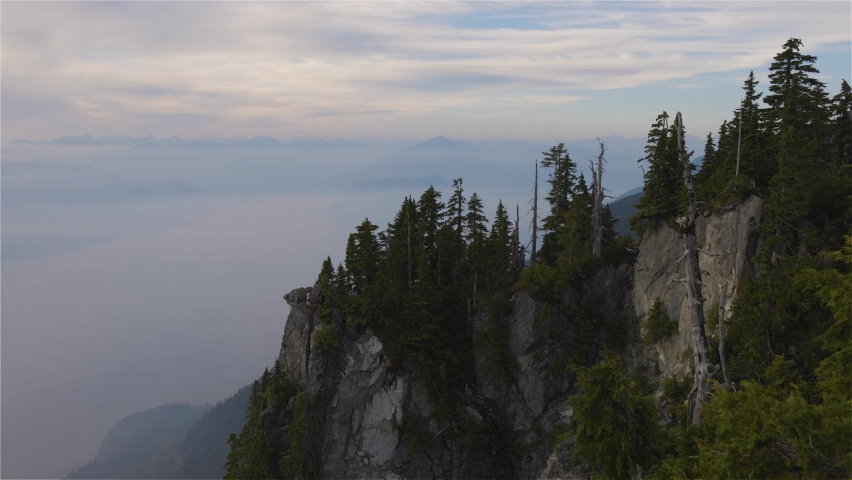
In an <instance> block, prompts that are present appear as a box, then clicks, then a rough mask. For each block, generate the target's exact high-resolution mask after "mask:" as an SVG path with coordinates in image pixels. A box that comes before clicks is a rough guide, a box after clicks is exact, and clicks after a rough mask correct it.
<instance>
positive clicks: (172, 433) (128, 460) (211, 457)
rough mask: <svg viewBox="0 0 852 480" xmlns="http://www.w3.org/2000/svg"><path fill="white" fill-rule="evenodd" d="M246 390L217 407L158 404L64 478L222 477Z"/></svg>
mask: <svg viewBox="0 0 852 480" xmlns="http://www.w3.org/2000/svg"><path fill="white" fill-rule="evenodd" d="M248 394H249V387H247V386H246V387H243V388H241V389H240V390H239V391H237V393H235V394H234V395H232V396H230V397H229V398H227V399H226V400H223V401H221V402H219V403H218V404H216V405H215V406H214V407H212V408H211V407H210V406H209V405H205V406H199V407H193V406H189V405H181V404H177V403H174V404H169V405H163V406H160V407H157V408H153V409H151V410H147V411H144V412H139V413H134V414H133V415H129V416H127V417H125V418H124V419H122V420H121V421H119V422H118V423H117V424H116V425H115V426H114V427H113V428H112V429H111V430H110V432H109V433H108V434H107V436H106V437H105V438H104V440H103V442H102V443H101V448H100V451H99V452H98V455H97V457H95V459H94V460H92V461H91V462H89V463H87V464H86V465H84V466H83V467H80V468H78V469H76V470H73V471H71V472H70V473H68V475H67V476H66V477H65V478H222V476H223V475H224V473H225V470H224V468H222V466H223V465H224V464H225V459H226V458H227V456H228V451H229V447H228V443H227V440H228V435H230V434H231V433H239V431H240V429H242V427H243V424H244V423H245V418H244V415H245V410H246V404H247V402H248Z"/></svg>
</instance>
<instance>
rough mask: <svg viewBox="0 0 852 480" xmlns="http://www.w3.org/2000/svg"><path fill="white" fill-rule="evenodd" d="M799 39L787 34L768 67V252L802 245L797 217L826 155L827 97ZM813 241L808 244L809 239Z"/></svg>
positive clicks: (817, 183) (816, 185) (805, 208)
mask: <svg viewBox="0 0 852 480" xmlns="http://www.w3.org/2000/svg"><path fill="white" fill-rule="evenodd" d="M801 46H802V42H801V40H799V39H797V38H791V39H790V40H788V41H787V42H786V43H785V44H784V50H783V51H782V52H781V53H779V54H778V55H776V56H775V61H774V62H773V63H772V65H771V66H770V67H769V69H770V71H771V72H772V73H770V74H769V80H770V85H769V92H770V93H769V95H767V96H766V97H765V99H764V101H765V102H766V103H767V104H768V105H769V112H768V115H769V119H770V128H771V131H772V132H773V133H774V137H775V139H776V140H775V145H776V148H775V151H776V152H777V157H776V158H777V166H778V173H777V174H776V175H775V176H774V177H773V179H772V181H771V191H770V198H769V201H768V202H767V204H766V213H765V217H764V219H765V221H764V224H763V225H762V227H763V229H764V231H765V232H766V233H768V234H770V235H771V236H772V238H770V239H769V240H768V241H767V243H766V244H765V248H766V249H768V250H769V251H771V252H772V254H771V258H777V257H778V256H779V255H780V256H785V255H791V254H793V253H795V252H796V251H798V250H799V249H800V248H802V246H807V245H806V243H802V242H804V240H805V239H804V237H803V236H801V235H799V225H798V223H799V222H800V221H802V220H803V219H805V218H806V217H807V216H808V214H809V212H810V211H811V209H812V208H813V205H811V204H810V202H811V199H812V198H813V195H812V194H813V193H814V192H815V191H818V190H820V189H824V188H825V185H824V184H821V183H822V181H824V180H826V177H825V175H823V174H822V173H824V172H826V170H827V168H828V167H829V166H830V164H831V163H832V162H831V161H830V159H829V156H830V155H829V152H830V149H829V144H828V142H827V138H828V129H827V128H826V127H827V124H828V116H829V111H828V100H827V95H826V93H825V90H824V88H825V85H824V84H823V83H822V82H821V81H819V80H817V79H816V78H814V77H813V75H815V74H817V73H819V70H817V69H816V67H814V66H813V64H814V62H816V57H814V56H811V55H803V54H801V53H800V52H799V49H800V47H801ZM811 246H812V247H813V245H811Z"/></svg>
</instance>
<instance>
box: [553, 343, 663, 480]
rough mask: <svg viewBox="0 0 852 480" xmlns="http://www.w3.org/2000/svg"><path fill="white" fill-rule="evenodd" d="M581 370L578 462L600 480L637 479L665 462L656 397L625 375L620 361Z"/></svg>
mask: <svg viewBox="0 0 852 480" xmlns="http://www.w3.org/2000/svg"><path fill="white" fill-rule="evenodd" d="M603 357H604V361H603V362H602V363H600V364H598V365H595V366H594V367H591V368H583V369H580V370H579V372H578V373H577V385H578V386H579V387H580V390H581V392H582V393H581V394H580V395H577V396H574V397H571V398H570V400H569V402H570V404H571V406H572V407H574V421H575V422H576V425H577V430H576V431H577V450H576V453H575V455H576V457H577V458H579V459H581V460H583V461H584V462H586V464H587V465H589V466H590V467H591V468H593V469H595V470H597V471H599V472H600V478H608V479H610V478H612V479H615V478H637V477H638V475H639V472H640V471H645V472H647V471H648V470H650V468H651V466H652V465H654V463H655V462H656V460H657V459H658V458H660V457H661V456H662V453H663V445H662V438H663V436H662V431H661V427H660V419H659V414H658V413H657V406H656V405H655V402H654V397H653V395H650V393H649V392H646V391H644V389H643V388H642V385H641V384H639V383H637V382H636V381H635V380H633V379H631V378H630V377H629V376H627V374H626V373H625V372H624V368H623V366H622V361H621V358H620V357H619V356H618V355H617V354H615V353H612V352H604V353H603Z"/></svg>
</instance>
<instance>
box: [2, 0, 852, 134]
mask: <svg viewBox="0 0 852 480" xmlns="http://www.w3.org/2000/svg"><path fill="white" fill-rule="evenodd" d="M2 13H3V15H2V58H3V73H2V77H3V82H2V103H3V105H2V106H3V118H2V120H3V124H2V128H3V134H4V140H11V139H15V138H21V137H24V138H30V139H50V138H55V137H58V136H63V135H73V134H82V133H91V134H93V135H96V136H102V135H145V134H149V133H152V134H154V135H157V136H158V137H161V138H162V137H168V136H171V135H181V136H203V135H207V134H219V135H222V134H224V135H248V136H255V135H270V136H273V137H277V138H282V137H291V136H300V135H317V136H332V137H344V138H355V137H358V136H362V135H371V136H378V137H384V138H387V137H393V136H404V137H411V138H430V137H432V136H435V135H447V136H450V137H454V138H461V139H471V140H473V139H492V138H506V137H511V138H515V139H531V138H565V139H579V138H589V137H595V136H603V135H613V134H615V135H623V136H628V137H630V136H632V137H641V136H644V135H645V134H646V133H647V130H648V127H649V125H650V124H651V123H652V121H653V119H654V117H655V116H656V114H657V113H659V112H660V111H661V110H663V109H667V110H681V111H683V114H684V119H685V123H686V125H687V127H688V128H689V129H690V130H691V131H692V132H698V134H699V135H703V133H701V132H706V131H708V130H712V131H714V132H715V131H716V130H717V129H718V126H719V124H720V123H721V121H722V120H723V119H724V118H728V117H729V116H730V112H731V111H732V110H733V108H735V107H736V105H737V99H738V98H739V96H740V93H741V92H740V90H739V87H740V86H741V84H742V81H743V80H744V79H745V77H746V75H748V72H749V70H751V69H754V70H755V71H756V74H757V75H758V78H759V79H765V78H766V67H767V66H768V65H769V63H770V61H771V58H772V56H773V55H775V54H776V53H778V52H779V51H780V50H781V46H782V45H783V44H784V42H785V41H786V40H787V39H788V38H790V37H797V38H801V39H802V40H803V41H804V51H805V53H810V54H815V55H818V56H819V57H820V63H819V66H820V68H821V69H822V76H821V78H822V79H823V80H824V81H826V82H827V83H828V89H829V91H831V92H837V91H838V86H839V83H840V80H841V78H842V77H848V76H849V72H850V68H852V67H850V3H849V2H848V1H841V2H824V3H820V2H752V3H746V2H713V3H702V2H667V3H663V4H659V3H655V4H650V3H644V2H642V3H640V2H628V3H617V2H602V3H587V2H558V3H535V4H515V3H486V2H471V3H450V2H440V3H424V2H416V3H415V2H412V3H390V2H383V3H366V2H350V3H331V2H314V3H294V2H288V3H247V2H246V3H244V2H239V3H237V2H232V3H224V2H221V3H197V2H183V3H165V2H145V3H129V2H96V3H70V2H69V3H46V2H27V3H9V2H4V3H3V6H2ZM765 85H766V82H765V81H764V82H763V86H764V87H765Z"/></svg>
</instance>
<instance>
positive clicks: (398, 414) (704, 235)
mask: <svg viewBox="0 0 852 480" xmlns="http://www.w3.org/2000/svg"><path fill="white" fill-rule="evenodd" d="M760 212H761V201H760V200H759V199H757V198H754V197H752V198H750V199H748V200H747V201H745V202H744V203H743V204H741V205H739V206H737V207H736V208H732V209H730V210H729V211H727V212H723V213H721V214H719V215H712V216H708V217H704V218H702V219H700V221H699V224H698V242H699V247H700V248H702V250H704V251H705V252H706V253H707V254H702V255H701V257H700V266H701V269H702V270H704V271H705V273H704V276H703V281H704V289H703V294H704V297H705V299H706V301H705V305H704V306H705V309H710V308H718V305H717V304H718V302H719V298H720V294H721V291H722V289H724V288H726V289H727V290H726V300H725V303H726V307H727V308H726V310H727V311H728V312H729V311H730V306H731V303H732V302H733V299H734V298H735V295H736V291H737V288H738V286H739V280H740V278H741V277H742V275H743V274H744V273H745V272H747V271H750V270H751V269H752V268H753V266H752V265H751V264H750V263H749V257H750V256H751V255H752V254H753V253H754V251H755V249H756V248H757V244H758V240H759V239H758V236H757V234H756V227H757V224H758V222H759V220H760ZM682 254H683V247H682V242H681V239H680V236H679V235H678V233H677V232H675V231H674V230H672V229H670V228H668V227H666V226H659V227H657V228H654V229H649V230H648V231H647V232H646V233H645V235H644V237H643V238H642V241H641V244H640V251H639V254H638V258H637V259H636V261H635V264H632V265H631V264H623V265H619V266H607V267H604V268H602V269H601V270H599V271H598V272H597V273H595V274H594V275H592V276H590V277H589V278H586V279H583V282H582V285H577V284H575V285H574V286H573V287H567V288H566V289H565V290H564V291H563V292H562V293H561V295H560V296H559V297H560V300H559V301H558V302H557V303H544V302H540V301H537V300H535V299H534V298H532V297H531V296H530V295H529V294H527V293H526V292H524V291H519V292H517V293H515V294H514V295H513V296H512V298H511V299H510V301H509V305H507V306H506V312H505V314H504V315H503V316H502V318H501V320H500V321H501V322H505V323H504V327H505V328H507V329H508V333H507V338H506V345H505V348H506V349H507V350H508V352H509V355H510V358H511V359H512V361H514V362H515V366H516V368H515V369H513V370H512V371H511V372H503V371H494V366H493V364H492V363H490V362H489V360H488V359H489V355H490V353H493V352H488V351H487V350H486V349H487V348H491V347H487V346H484V345H483V344H482V342H479V341H475V342H474V345H475V352H474V353H475V361H476V365H475V366H476V384H475V385H468V386H467V387H466V389H467V394H468V397H469V398H468V403H467V406H466V407H465V409H466V410H467V412H468V414H469V415H470V418H473V419H476V420H477V421H479V422H498V423H500V428H501V429H503V430H504V431H509V432H511V436H512V438H514V439H516V441H517V442H518V443H519V445H520V446H521V447H522V449H521V451H523V452H524V453H523V455H518V458H513V459H510V461H509V463H504V464H501V465H509V464H511V469H512V471H511V472H506V473H508V476H514V477H516V478H548V479H551V478H553V479H555V478H560V479H581V478H582V479H586V478H589V476H590V472H589V471H588V469H586V468H585V467H584V466H583V465H582V464H580V463H579V462H577V461H576V460H574V459H573V458H572V456H573V452H574V439H573V438H572V439H569V440H566V441H563V442H562V443H560V444H558V445H555V446H554V445H548V442H549V441H551V440H552V435H551V433H552V432H555V430H554V429H556V428H562V427H564V426H565V425H568V424H570V422H571V416H572V410H571V408H570V406H569V405H568V403H567V400H568V398H569V397H570V396H571V395H575V394H577V393H578V392H577V391H576V387H575V385H574V377H573V374H572V373H571V371H570V368H567V367H568V365H569V363H570V361H577V359H581V360H583V361H588V362H593V361H594V353H591V354H589V353H588V351H592V352H593V351H594V349H591V350H590V349H589V348H588V346H589V344H590V343H592V344H594V345H597V346H600V345H604V346H606V347H607V348H609V349H612V350H616V351H618V352H620V353H621V354H622V356H623V357H624V358H625V359H626V360H627V363H628V367H629V368H630V369H632V370H633V371H634V372H641V373H644V374H645V375H647V376H648V377H651V378H656V379H657V380H660V379H661V378H664V377H669V376H684V375H687V374H688V373H689V371H690V369H691V362H692V359H691V357H690V358H686V359H684V358H683V356H684V355H683V353H684V352H685V351H687V349H688V348H689V345H690V341H691V340H690V338H691V337H690V334H689V326H688V325H687V322H688V315H687V313H688V310H687V309H688V305H687V300H686V290H685V288H684V286H683V284H681V283H677V282H676V281H675V280H676V279H678V278H679V277H680V276H681V273H680V272H681V271H682V270H683V269H682V267H681V266H680V265H679V263H678V259H679V258H680V256H681V255H682ZM726 285H727V286H726ZM307 291H308V290H307V289H304V288H299V289H295V290H293V291H291V292H290V293H288V294H287V295H285V296H284V298H285V300H287V302H288V304H289V305H290V314H289V316H288V319H287V324H286V326H285V332H284V339H283V342H282V346H281V352H280V354H279V357H278V361H279V362H280V364H281V365H282V367H284V368H285V370H286V371H287V373H288V376H289V377H290V379H291V381H292V382H293V384H294V385H295V386H296V388H297V389H299V390H300V391H304V392H306V394H307V396H308V398H309V402H310V409H309V410H310V411H311V412H312V413H311V422H312V423H311V429H310V431H311V432H312V433H311V446H312V449H313V451H314V455H315V458H318V459H319V464H320V465H321V469H322V476H323V477H326V478H386V479H398V478H424V477H431V478H483V477H488V476H490V475H488V474H486V473H485V472H489V471H493V470H488V469H489V468H492V469H493V468H494V463H493V462H491V463H489V462H490V460H489V459H488V458H486V457H487V456H483V455H482V454H477V453H474V452H472V451H471V450H470V448H468V447H466V446H465V445H464V444H463V442H459V441H450V440H447V439H446V438H445V437H446V436H445V435H442V433H443V429H444V428H446V426H440V425H438V424H437V423H436V422H435V421H433V420H431V419H430V418H429V412H430V408H431V407H430V405H429V401H428V398H427V395H426V392H425V389H424V387H423V385H421V384H420V383H418V382H417V381H416V380H414V379H412V378H411V376H410V374H408V373H406V372H405V370H404V369H395V368H393V366H392V365H391V363H390V359H389V358H388V357H387V356H386V355H385V353H384V347H383V345H382V342H381V341H380V340H379V338H378V337H377V336H376V335H374V334H373V333H372V332H371V331H370V329H369V328H366V329H360V330H356V329H354V328H351V327H347V326H346V325H345V322H344V320H343V318H342V316H339V317H340V318H335V319H332V320H331V322H332V323H333V324H334V325H335V326H336V327H337V328H338V331H339V332H340V345H341V348H340V352H339V354H338V355H333V356H332V357H331V358H330V357H328V356H326V354H323V353H322V352H319V351H316V350H315V349H312V344H311V336H312V334H313V332H314V329H315V328H316V327H317V326H319V325H320V324H321V322H322V320H321V319H320V317H319V315H318V313H317V310H316V307H314V308H311V307H309V306H307V305H306V303H305V297H306V294H307ZM657 299H659V300H660V301H661V302H662V303H663V305H664V307H665V308H666V310H667V311H668V313H669V315H670V316H671V318H672V319H673V320H675V321H677V322H678V323H679V332H678V333H676V334H674V335H672V336H671V337H669V338H666V339H663V340H660V341H658V342H656V343H655V344H654V345H653V346H648V345H645V344H644V343H642V341H641V328H642V325H643V322H644V321H645V317H646V316H647V313H648V311H649V310H650V308H651V306H652V305H653V303H654V301H655V300H657ZM588 309H592V310H593V311H595V313H596V318H599V319H603V320H599V321H598V322H597V323H594V324H589V322H585V323H584V322H583V320H582V318H581V313H580V312H584V311H586V312H587V311H588ZM489 321H493V319H492V320H489V318H488V316H487V315H486V314H484V313H479V314H476V315H474V317H473V321H472V324H473V325H472V328H473V334H474V338H475V339H476V338H479V337H478V336H479V335H480V334H482V333H483V332H485V331H486V330H487V329H489V328H492V327H493V325H492V324H489ZM489 325H492V326H489ZM709 333H711V334H712V332H709ZM595 348H596V347H595ZM569 360H570V361H569ZM657 369H658V370H657ZM286 410H287V409H286V407H282V406H273V407H270V409H269V411H267V412H264V414H263V421H264V430H266V431H267V432H268V435H269V436H270V437H274V441H275V442H277V443H278V444H281V441H282V440H281V439H282V435H283V434H284V432H286V429H287V425H286V424H287V422H289V421H290V418H291V416H288V413H287V411H286ZM412 419H413V420H414V421H416V422H417V423H418V424H419V425H421V426H422V428H424V429H425V431H426V432H427V434H426V436H427V437H428V438H431V439H432V440H430V441H429V442H428V445H426V446H423V445H420V446H416V447H412V446H411V445H410V444H409V443H407V442H406V439H405V438H404V433H403V430H404V429H403V428H401V426H402V425H403V424H405V423H406V422H407V421H412ZM412 448H420V449H421V450H418V451H414V450H412ZM423 449H425V450H423ZM504 460H505V459H504ZM506 468H509V467H506Z"/></svg>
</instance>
